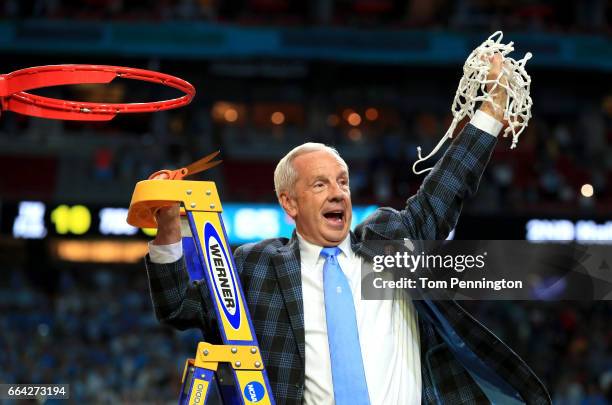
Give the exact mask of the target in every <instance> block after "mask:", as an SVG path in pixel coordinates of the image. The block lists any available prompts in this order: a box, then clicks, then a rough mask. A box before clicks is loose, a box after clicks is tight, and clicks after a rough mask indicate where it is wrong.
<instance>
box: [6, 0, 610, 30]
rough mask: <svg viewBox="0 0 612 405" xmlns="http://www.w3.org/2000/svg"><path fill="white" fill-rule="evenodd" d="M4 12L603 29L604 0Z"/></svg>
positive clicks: (292, 2) (212, 4) (34, 2)
mask: <svg viewBox="0 0 612 405" xmlns="http://www.w3.org/2000/svg"><path fill="white" fill-rule="evenodd" d="M3 3H4V7H3V9H0V13H1V15H3V16H4V17H5V18H19V17H24V16H28V17H35V18H51V19H61V18H78V19H84V20H107V19H112V20H126V21H134V20H156V21H164V20H166V21H167V20H206V21H221V22H234V23H240V24H262V23H265V24H275V25H350V26H374V25H380V24H385V25H386V26H392V27H413V28H416V27H418V28H422V27H438V26H444V27H453V28H487V29H488V28H489V27H491V26H500V25H503V26H505V27H507V29H521V30H525V29H528V30H536V31H582V32H606V31H607V32H609V30H610V13H611V12H612V11H611V10H612V6H610V3H609V2H608V1H606V0H584V1H568V0H564V1H553V0H521V1H518V2H510V1H506V0H493V1H484V0H459V1H450V0H408V1H405V0H404V1H402V0H314V1H309V2H304V1H298V0H226V1H216V0H156V1H152V0H148V1H138V2H134V1H126V0H86V1H75V0H7V1H4V2H3Z"/></svg>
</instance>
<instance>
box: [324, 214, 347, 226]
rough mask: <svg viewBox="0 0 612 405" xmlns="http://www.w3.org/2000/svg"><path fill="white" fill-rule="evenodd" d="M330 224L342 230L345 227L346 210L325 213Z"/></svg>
mask: <svg viewBox="0 0 612 405" xmlns="http://www.w3.org/2000/svg"><path fill="white" fill-rule="evenodd" d="M323 217H325V220H326V221H327V223H328V224H330V225H331V226H333V227H339V228H341V227H342V226H344V210H331V211H327V212H324V213H323Z"/></svg>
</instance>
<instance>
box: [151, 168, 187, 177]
mask: <svg viewBox="0 0 612 405" xmlns="http://www.w3.org/2000/svg"><path fill="white" fill-rule="evenodd" d="M187 173H188V171H187V169H186V168H184V167H183V168H182V169H177V170H168V169H164V170H158V171H156V172H155V173H153V174H152V175H150V176H149V180H152V179H153V178H154V177H157V176H159V175H160V174H165V175H167V176H168V177H167V180H182V179H183V177H185V176H187Z"/></svg>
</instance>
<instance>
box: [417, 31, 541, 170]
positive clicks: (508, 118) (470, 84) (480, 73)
mask: <svg viewBox="0 0 612 405" xmlns="http://www.w3.org/2000/svg"><path fill="white" fill-rule="evenodd" d="M503 37H504V34H503V32H501V31H497V32H495V33H494V34H492V35H491V36H490V37H489V38H487V40H486V41H484V42H483V43H482V44H480V46H478V47H477V48H476V49H474V50H473V51H472V53H471V54H470V56H468V58H467V60H466V61H465V64H464V65H463V77H462V78H461V81H460V82H459V87H458V88H457V92H456V93H455V99H454V100H453V106H452V108H451V112H452V114H453V121H452V122H451V124H450V126H449V128H448V130H447V131H446V133H445V134H444V136H443V137H442V139H441V140H440V142H438V144H437V145H436V147H435V148H434V149H433V150H432V151H431V153H430V154H429V155H427V156H425V157H422V156H421V147H418V148H417V152H418V157H419V158H418V160H417V161H416V162H415V163H414V165H412V171H413V172H414V173H415V174H421V173H425V172H428V171H430V170H431V169H432V168H431V167H430V168H427V169H422V170H419V171H417V170H416V166H417V165H418V164H419V163H421V162H423V161H425V160H427V159H429V158H430V157H432V156H433V155H435V154H436V152H438V150H439V149H440V148H441V147H442V145H443V144H444V142H446V140H447V139H450V138H451V137H452V135H453V132H454V131H455V128H456V127H457V124H459V122H461V120H462V119H464V118H465V117H466V116H468V117H470V118H472V116H473V115H474V112H475V110H476V104H477V103H481V102H490V103H491V104H492V105H493V106H494V108H501V109H502V110H503V111H504V121H505V122H506V123H507V126H506V128H505V129H504V132H503V136H504V137H507V136H508V135H509V134H512V145H511V146H510V149H514V148H515V147H516V144H517V142H518V139H519V136H520V135H521V133H522V132H523V130H524V129H525V128H526V127H527V123H528V122H529V118H531V105H532V101H531V97H530V95H529V91H530V87H531V77H530V76H529V75H528V74H527V71H526V70H525V64H526V63H527V61H528V60H529V59H531V57H532V54H531V52H527V53H526V54H525V56H524V57H523V58H522V59H519V60H518V61H517V60H514V59H513V58H511V57H508V56H506V55H508V54H509V53H510V52H512V51H514V42H510V43H508V44H503V43H501V41H502V39H503ZM495 53H499V54H501V56H502V58H503V62H502V69H501V71H500V74H499V75H498V76H497V77H496V78H494V79H491V80H489V79H487V76H488V75H489V70H490V68H491V64H490V62H489V59H490V58H491V57H492V56H493V55H494V54H495ZM502 78H505V80H502ZM487 85H491V88H490V89H489V90H487ZM498 86H500V87H503V88H504V89H506V92H507V94H508V97H507V98H506V105H504V106H499V105H497V104H496V103H495V102H494V101H493V100H494V99H493V97H492V94H494V93H495V91H496V90H497V88H498Z"/></svg>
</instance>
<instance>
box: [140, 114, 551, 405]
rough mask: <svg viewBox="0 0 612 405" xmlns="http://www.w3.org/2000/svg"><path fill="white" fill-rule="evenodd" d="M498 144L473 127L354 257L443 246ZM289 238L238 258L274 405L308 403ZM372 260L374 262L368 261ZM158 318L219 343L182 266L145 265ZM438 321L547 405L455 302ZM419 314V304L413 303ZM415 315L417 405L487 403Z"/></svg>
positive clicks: (361, 232) (204, 295) (526, 372)
mask: <svg viewBox="0 0 612 405" xmlns="http://www.w3.org/2000/svg"><path fill="white" fill-rule="evenodd" d="M495 143H496V138H495V137H493V136H491V135H490V134H487V133H485V132H483V131H481V130H479V129H477V128H476V127H474V126H473V125H471V124H468V125H467V126H466V127H465V128H464V130H463V132H462V133H461V134H460V135H459V136H457V137H456V138H455V139H454V140H453V142H452V144H451V145H450V146H449V148H448V149H447V151H446V152H445V154H444V156H443V157H442V158H441V159H440V160H439V161H438V162H437V164H436V165H435V167H434V170H432V171H431V172H430V173H429V175H428V176H427V177H426V178H425V180H424V181H423V184H422V186H421V187H420V189H419V190H418V192H417V193H416V194H415V195H414V196H412V197H411V198H409V199H408V200H407V203H406V207H405V208H404V209H403V210H401V211H397V210H394V209H391V208H380V209H378V210H376V211H375V212H374V213H373V214H372V215H371V216H370V217H369V218H367V219H366V220H365V221H364V222H363V223H361V224H359V225H358V226H357V227H356V229H355V232H354V233H351V241H352V248H353V250H354V251H355V252H356V253H358V254H361V255H363V256H366V257H368V256H370V254H371V252H367V251H366V249H367V248H366V247H365V246H364V245H363V242H365V241H368V240H402V239H404V238H410V239H413V240H435V239H444V238H446V236H447V235H448V233H449V232H450V231H451V229H453V228H454V227H455V225H456V223H457V219H458V217H459V213H460V211H461V206H462V203H463V201H464V199H465V198H467V197H469V196H470V195H472V194H474V193H475V192H476V190H477V188H478V183H479V181H480V177H481V175H482V173H483V171H484V168H485V166H486V164H487V163H488V161H489V158H490V156H491V153H492V151H493V149H494V147H495ZM298 245H299V244H298V241H297V238H296V237H295V233H294V235H293V237H292V238H291V239H287V238H277V239H268V240H264V241H262V242H259V243H255V244H247V245H243V246H240V247H239V248H238V249H237V250H236V252H235V253H234V259H235V262H236V266H237V269H238V271H239V273H240V278H241V282H242V286H243V290H244V291H245V295H246V300H247V304H248V307H249V311H250V313H251V318H252V322H253V327H254V328H255V333H256V335H257V339H258V341H259V346H260V349H261V354H262V357H263V361H264V364H265V366H266V369H267V372H268V377H269V379H270V385H271V388H272V392H273V394H274V397H275V400H276V402H277V403H278V404H300V403H302V399H303V395H304V380H305V379H304V364H305V362H304V345H305V342H304V303H303V300H302V280H301V273H300V251H299V246H298ZM369 253H370V254H369ZM145 262H146V266H147V270H148V275H149V285H150V289H151V296H152V300H153V304H154V309H155V314H156V316H157V318H158V319H159V321H161V322H163V323H166V324H169V325H172V326H174V327H176V328H178V329H186V328H194V327H195V328H200V329H202V330H203V333H204V334H205V336H206V338H207V340H212V341H213V343H214V337H215V336H216V335H217V327H216V320H215V312H214V308H213V305H212V301H211V297H210V295H209V292H208V288H207V287H206V286H205V285H203V283H201V282H198V281H196V282H191V281H190V280H189V275H188V273H187V271H186V268H185V264H184V259H182V260H179V261H178V262H176V263H171V264H164V265H160V264H154V263H151V262H150V260H149V258H148V256H147V258H146V259H145ZM436 305H437V308H438V310H439V311H440V313H441V314H442V315H443V316H444V317H445V318H446V320H447V321H448V323H449V324H450V325H451V326H452V327H453V328H454V330H455V331H456V333H457V334H458V335H459V336H460V337H461V338H462V339H463V341H464V342H465V344H466V345H467V346H469V348H471V349H472V351H473V352H474V353H475V354H476V355H477V356H478V357H479V358H480V359H481V360H482V361H484V362H485V364H487V365H488V366H489V367H490V368H492V369H493V370H494V371H495V372H496V373H497V374H498V375H499V376H500V377H501V378H502V379H503V380H505V381H506V382H507V383H508V384H510V385H511V386H512V387H513V388H514V389H515V390H516V391H517V392H518V393H519V394H520V395H521V397H522V398H523V400H524V402H526V403H527V404H537V405H539V404H551V400H550V397H549V395H548V393H547V391H546V388H545V387H544V385H543V384H542V383H541V382H540V381H539V379H538V378H537V377H536V376H535V374H534V373H533V372H532V371H531V370H530V369H529V367H528V366H527V365H526V364H525V363H524V362H523V361H522V360H521V359H520V358H519V357H518V355H517V354H515V353H514V352H513V351H512V350H511V349H510V348H509V347H507V346H506V345H505V344H504V343H502V342H501V341H500V340H499V339H498V338H497V337H496V336H495V335H494V334H493V333H492V332H491V331H489V330H488V329H487V328H486V327H484V326H483V325H482V324H480V323H479V322H478V321H477V320H476V319H474V318H473V317H472V316H471V315H470V314H468V313H467V312H466V311H465V310H464V309H463V308H462V307H461V306H460V305H459V304H458V303H457V302H455V301H436ZM415 306H416V308H417V310H418V311H419V312H420V311H422V310H423V308H422V305H421V304H420V303H419V302H417V301H415ZM423 318H424V317H422V316H419V331H420V342H421V375H422V387H423V388H422V402H423V403H426V404H468V403H489V400H488V399H487V397H486V396H485V395H484V393H483V391H482V390H481V389H480V388H479V386H478V384H476V383H475V382H474V380H473V379H472V377H471V376H470V374H469V373H468V372H467V371H466V369H465V368H464V367H463V366H462V365H461V363H460V362H459V361H458V360H457V359H456V358H455V356H454V355H453V352H452V350H450V349H451V348H449V347H448V345H447V343H445V341H444V340H443V339H442V338H441V335H440V334H439V333H438V331H437V330H436V328H435V327H434V325H432V324H430V323H428V322H427V321H425V320H424V319H423Z"/></svg>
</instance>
